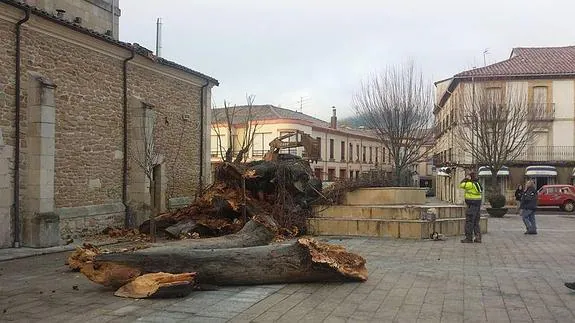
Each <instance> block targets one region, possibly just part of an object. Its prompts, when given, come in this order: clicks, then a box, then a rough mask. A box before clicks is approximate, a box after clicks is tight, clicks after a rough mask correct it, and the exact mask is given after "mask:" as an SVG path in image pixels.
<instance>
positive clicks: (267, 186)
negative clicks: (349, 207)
mask: <svg viewBox="0 0 575 323" xmlns="http://www.w3.org/2000/svg"><path fill="white" fill-rule="evenodd" d="M290 156H291V155H290ZM321 188H322V187H321V181H319V180H317V179H315V178H314V177H313V174H312V170H311V168H310V166H309V164H308V163H307V162H306V161H304V160H302V159H299V158H293V157H292V158H288V157H284V158H280V159H278V160H277V161H273V162H271V161H257V162H252V163H248V164H245V165H244V164H232V163H224V164H222V165H220V166H219V167H218V169H217V171H216V178H215V181H214V184H213V185H211V186H210V187H208V188H207V189H206V190H205V191H204V193H203V194H202V195H201V196H200V197H199V198H198V199H197V200H196V201H195V202H194V203H192V204H191V205H190V206H187V207H184V208H181V209H178V210H176V211H174V212H170V213H165V214H161V215H159V216H158V217H157V218H156V230H157V232H158V233H159V234H164V235H166V236H167V237H169V238H172V239H173V238H175V239H189V238H200V237H201V238H205V237H217V236H222V235H227V234H232V233H236V232H238V231H239V230H240V229H241V228H243V227H244V225H245V224H246V223H247V222H248V221H249V219H250V218H252V217H253V216H254V215H258V214H265V215H270V216H271V217H272V218H273V219H274V220H275V221H276V222H277V224H278V225H279V234H280V235H281V236H287V237H292V236H297V235H299V234H303V233H305V232H306V226H307V221H306V219H307V218H308V217H310V216H311V215H312V211H311V205H312V203H313V202H314V201H315V200H316V199H318V197H319V196H320V195H321ZM149 228H150V224H149V221H146V222H145V223H144V224H142V225H141V226H140V232H143V233H149V230H150V229H149Z"/></svg>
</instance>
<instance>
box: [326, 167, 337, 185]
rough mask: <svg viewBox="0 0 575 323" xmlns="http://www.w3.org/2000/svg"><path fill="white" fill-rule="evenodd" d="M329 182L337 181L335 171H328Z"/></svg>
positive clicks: (331, 169)
mask: <svg viewBox="0 0 575 323" xmlns="http://www.w3.org/2000/svg"><path fill="white" fill-rule="evenodd" d="M327 180H328V181H330V182H333V181H335V169H333V168H329V169H328V170H327Z"/></svg>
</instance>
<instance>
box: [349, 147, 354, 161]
mask: <svg viewBox="0 0 575 323" xmlns="http://www.w3.org/2000/svg"><path fill="white" fill-rule="evenodd" d="M349 161H353V144H351V143H350V144H349Z"/></svg>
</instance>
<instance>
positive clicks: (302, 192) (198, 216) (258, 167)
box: [68, 157, 367, 298]
mask: <svg viewBox="0 0 575 323" xmlns="http://www.w3.org/2000/svg"><path fill="white" fill-rule="evenodd" d="M319 196H321V182H320V181H319V180H317V179H315V178H314V177H313V175H312V172H311V168H310V167H309V164H308V163H307V162H305V161H303V160H301V159H297V158H289V157H288V158H279V159H278V160H276V161H273V162H270V161H260V162H254V163H249V164H247V165H237V164H231V163H224V164H222V165H221V166H220V167H218V169H217V171H216V179H215V183H214V184H213V185H212V186H211V187H209V188H208V189H207V190H206V191H205V192H204V194H203V195H202V196H201V197H200V198H198V199H197V200H196V201H195V202H194V203H193V204H192V205H190V206H188V207H186V208H183V209H180V210H177V211H175V212H172V213H166V214H161V215H160V216H158V217H156V219H155V225H156V228H157V229H158V230H159V232H163V233H164V234H165V235H167V236H169V237H172V238H179V240H178V241H170V242H164V243H161V244H152V245H151V246H149V248H138V250H120V251H118V252H102V250H99V249H97V248H95V247H93V246H84V247H82V248H78V250H76V252H74V253H73V254H72V255H71V256H70V257H69V259H68V264H69V266H70V268H72V269H74V270H79V271H81V272H82V273H83V274H84V275H85V276H86V277H87V278H88V279H90V280H91V281H93V282H96V283H99V284H102V285H104V286H108V287H113V288H119V289H117V291H116V293H115V295H116V296H120V297H132V298H148V297H179V296H185V295H187V294H189V293H190V292H191V291H192V290H197V289H200V290H201V286H202V285H208V286H213V285H253V284H275V283H303V282H330V281H365V280H367V269H366V267H365V259H364V258H362V257H361V256H359V255H357V254H354V253H350V252H347V251H346V250H345V248H343V247H341V246H337V245H332V244H328V243H323V242H319V241H316V240H314V239H311V238H299V239H297V240H291V241H287V242H278V241H282V240H283V239H278V237H282V238H284V239H285V238H286V237H288V238H289V237H294V236H296V235H299V234H301V233H305V231H306V222H307V221H306V220H307V218H308V217H309V216H311V214H312V213H311V206H312V204H313V202H314V201H315V200H316V199H317V198H318V197H319ZM149 227H150V224H149V223H144V224H143V225H142V226H141V227H140V231H139V232H144V233H146V232H149ZM138 234H139V233H138ZM190 237H191V238H195V239H186V238H190ZM182 238H183V239H182ZM146 247H148V246H146Z"/></svg>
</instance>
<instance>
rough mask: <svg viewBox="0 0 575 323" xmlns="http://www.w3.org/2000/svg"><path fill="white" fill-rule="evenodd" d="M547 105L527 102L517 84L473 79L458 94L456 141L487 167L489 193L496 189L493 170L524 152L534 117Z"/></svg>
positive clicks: (545, 112) (543, 113) (530, 138)
mask: <svg viewBox="0 0 575 323" xmlns="http://www.w3.org/2000/svg"><path fill="white" fill-rule="evenodd" d="M549 109H551V107H550V106H548V104H546V103H545V102H540V103H534V104H529V102H528V95H527V93H526V91H525V90H523V89H522V88H521V87H519V86H511V87H510V88H508V89H507V90H506V89H505V88H500V87H490V86H489V85H488V84H486V83H473V86H472V88H471V90H470V91H467V92H465V93H464V94H463V95H462V100H461V106H460V107H459V109H458V110H457V111H458V113H459V116H458V119H459V120H460V122H459V124H458V126H457V128H456V134H457V135H456V138H457V142H458V143H459V146H460V147H462V149H463V151H464V152H465V153H467V154H469V155H471V156H472V158H473V161H474V163H475V164H477V165H481V166H486V167H488V168H489V169H490V170H491V181H490V185H489V186H490V187H489V190H490V192H491V193H496V192H499V187H498V185H497V172H499V171H500V170H501V168H502V167H503V166H504V165H505V164H506V163H508V162H510V161H513V160H515V159H516V158H517V157H518V156H519V155H520V154H521V153H523V152H524V150H525V149H526V148H527V147H528V145H529V144H530V143H531V142H532V141H533V139H534V137H535V132H534V129H535V127H537V121H539V120H544V118H545V116H546V115H548V114H549Z"/></svg>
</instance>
